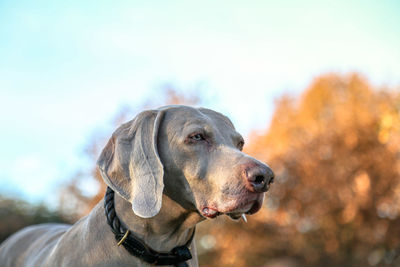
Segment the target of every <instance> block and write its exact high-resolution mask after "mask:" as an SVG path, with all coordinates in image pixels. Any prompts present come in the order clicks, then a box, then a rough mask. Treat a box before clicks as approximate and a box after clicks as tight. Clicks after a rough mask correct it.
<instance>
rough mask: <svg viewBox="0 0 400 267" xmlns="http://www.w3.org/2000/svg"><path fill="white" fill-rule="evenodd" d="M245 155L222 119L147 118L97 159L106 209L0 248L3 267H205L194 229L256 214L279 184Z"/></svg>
mask: <svg viewBox="0 0 400 267" xmlns="http://www.w3.org/2000/svg"><path fill="white" fill-rule="evenodd" d="M243 145H244V140H243V137H242V136H241V135H240V134H239V133H238V132H236V130H235V128H234V126H233V124H232V122H231V121H230V120H229V119H228V118H227V117H226V116H224V115H222V114H220V113H218V112H216V111H213V110H210V109H206V108H194V107H188V106H180V105H174V106H165V107H161V108H159V109H154V110H147V111H143V112H141V113H140V114H138V115H137V116H136V117H135V118H134V119H133V120H131V121H129V122H127V123H124V124H122V125H121V126H120V127H119V128H118V129H116V131H115V132H114V133H113V134H112V137H111V138H110V139H109V141H108V143H107V144H106V146H105V147H104V149H103V151H102V152H101V155H100V156H99V159H98V162H97V165H98V168H99V170H100V173H101V175H102V177H103V179H104V181H105V182H106V183H107V185H108V187H109V188H108V190H107V194H106V198H105V203H103V202H100V203H99V204H98V205H97V206H96V207H95V208H94V209H93V210H92V211H91V212H90V214H89V215H88V216H86V217H84V218H82V219H81V220H79V221H78V222H77V223H75V224H74V225H72V226H70V225H65V224H40V225H36V226H30V227H27V228H24V229H22V230H20V231H19V232H17V233H15V234H14V235H12V236H11V237H9V238H8V239H7V240H6V241H5V242H4V243H3V244H2V245H1V247H0V265H1V266H51V267H53V266H154V265H174V266H198V262H197V255H196V248H195V243H194V242H192V239H193V235H194V229H195V226H196V224H197V223H199V222H201V221H203V220H205V219H212V218H215V217H217V216H219V215H223V214H225V215H227V216H229V217H231V218H232V219H234V220H238V219H240V218H241V217H244V218H245V216H244V214H254V213H256V212H257V211H258V210H260V208H261V206H262V202H263V199H264V195H265V194H264V193H265V192H266V191H267V190H268V189H269V187H270V184H271V183H272V182H273V180H274V173H273V171H272V170H271V169H270V168H269V167H268V165H266V164H264V163H262V162H260V161H258V160H256V159H255V158H253V157H251V156H249V155H247V154H245V153H243V152H242V148H243ZM114 192H116V194H114ZM135 253H136V254H135Z"/></svg>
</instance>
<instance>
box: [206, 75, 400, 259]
mask: <svg viewBox="0 0 400 267" xmlns="http://www.w3.org/2000/svg"><path fill="white" fill-rule="evenodd" d="M399 115H400V94H399V92H398V91H389V90H379V89H377V88H372V87H371V85H370V84H368V82H367V81H366V80H365V79H363V78H362V77H360V76H359V75H356V74H353V75H348V76H339V75H334V74H332V75H325V76H322V77H320V78H317V79H316V80H315V81H314V82H313V83H312V85H311V86H310V87H309V88H308V89H307V90H306V91H305V93H304V94H303V95H302V96H301V97H299V98H290V97H288V96H284V97H282V98H281V99H280V100H279V101H277V104H276V110H275V114H274V116H273V119H272V122H271V125H270V127H269V129H268V130H267V131H265V132H264V133H259V134H253V135H252V137H251V142H250V145H249V146H248V147H247V148H246V152H247V153H249V154H252V155H254V156H255V157H257V158H259V159H262V160H263V161H265V162H267V163H268V164H270V166H271V167H272V169H273V170H275V172H276V176H277V178H276V183H275V184H274V185H273V186H272V190H271V192H269V193H267V199H266V205H265V206H266V207H265V209H263V210H262V211H261V212H260V213H258V214H257V215H254V216H252V217H250V218H249V223H248V224H247V225H244V226H243V225H240V224H234V223H231V222H225V223H220V224H216V225H215V224H214V226H213V227H210V228H208V229H211V231H209V232H208V235H210V236H212V237H213V238H214V239H215V241H214V243H215V244H217V245H215V246H214V249H212V250H209V251H208V252H207V251H205V252H204V253H206V254H207V253H208V254H209V256H208V257H206V258H207V260H205V261H203V262H201V265H202V266H232V265H234V266H261V265H263V266H322V265H325V266H367V265H371V266H374V265H378V264H392V263H393V261H394V260H395V257H398V254H399V244H400V150H399V149H400V128H399V127H400V119H399V118H400V116H399ZM239 236H240V238H238V237H239ZM206 247H207V246H206ZM203 259H204V258H203ZM210 259H211V261H210ZM399 263H400V262H399ZM264 264H265V265H264Z"/></svg>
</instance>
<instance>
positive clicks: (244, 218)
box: [242, 213, 247, 223]
mask: <svg viewBox="0 0 400 267" xmlns="http://www.w3.org/2000/svg"><path fill="white" fill-rule="evenodd" d="M242 219H243V221H244V222H245V223H247V218H246V215H244V213H243V214H242Z"/></svg>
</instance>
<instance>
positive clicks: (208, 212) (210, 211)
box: [201, 207, 220, 219]
mask: <svg viewBox="0 0 400 267" xmlns="http://www.w3.org/2000/svg"><path fill="white" fill-rule="evenodd" d="M201 214H202V215H203V216H204V217H207V218H210V219H212V218H215V217H217V216H218V215H220V212H219V211H218V210H216V209H214V208H211V207H204V208H202V209H201Z"/></svg>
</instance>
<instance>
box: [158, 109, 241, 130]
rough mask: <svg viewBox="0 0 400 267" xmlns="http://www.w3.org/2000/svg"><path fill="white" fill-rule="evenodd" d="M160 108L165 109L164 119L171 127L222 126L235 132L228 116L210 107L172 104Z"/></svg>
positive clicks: (217, 127) (219, 127)
mask: <svg viewBox="0 0 400 267" xmlns="http://www.w3.org/2000/svg"><path fill="white" fill-rule="evenodd" d="M160 110H164V111H166V116H165V120H166V122H167V124H169V125H170V126H172V127H182V128H180V129H183V128H185V127H190V126H191V127H193V126H196V125H197V126H198V127H203V128H210V127H212V128H216V129H221V128H223V129H224V130H225V131H229V132H230V131H233V132H235V127H234V126H233V123H232V122H231V120H230V119H229V118H228V117H226V116H225V115H223V114H221V113H219V112H216V111H214V110H211V109H207V108H194V107H190V106H180V105H173V106H165V107H162V108H160ZM177 130H178V129H177ZM209 130H211V129H209Z"/></svg>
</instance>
